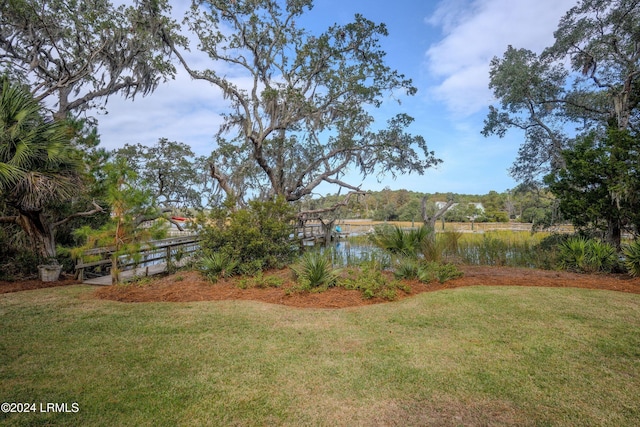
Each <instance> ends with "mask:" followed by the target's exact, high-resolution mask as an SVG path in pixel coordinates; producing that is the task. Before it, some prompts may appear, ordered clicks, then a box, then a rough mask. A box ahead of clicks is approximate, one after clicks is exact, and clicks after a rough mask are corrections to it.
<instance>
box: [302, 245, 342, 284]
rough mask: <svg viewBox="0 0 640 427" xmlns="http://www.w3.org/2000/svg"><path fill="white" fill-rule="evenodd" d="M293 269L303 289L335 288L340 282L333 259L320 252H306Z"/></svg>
mask: <svg viewBox="0 0 640 427" xmlns="http://www.w3.org/2000/svg"><path fill="white" fill-rule="evenodd" d="M291 269H292V270H293V273H294V275H295V278H296V280H297V281H298V282H299V283H300V284H301V285H302V287H303V289H312V288H320V287H331V286H335V284H336V282H337V280H338V272H337V271H336V270H335V269H334V268H333V264H332V263H331V259H329V257H328V256H326V255H325V254H323V253H321V252H319V251H310V252H305V253H304V255H302V257H301V258H300V260H299V261H298V263H297V264H295V265H293V266H292V267H291Z"/></svg>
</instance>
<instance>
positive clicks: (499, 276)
mask: <svg viewBox="0 0 640 427" xmlns="http://www.w3.org/2000/svg"><path fill="white" fill-rule="evenodd" d="M460 268H461V269H462V271H464V277H461V278H459V279H455V280H450V281H448V282H446V283H444V284H440V283H433V284H424V283H420V282H416V281H411V282H405V283H407V284H408V285H409V287H410V288H411V292H408V293H404V292H401V291H399V292H398V299H403V298H408V297H411V296H414V295H417V294H419V293H422V292H432V291H438V290H441V289H452V288H459V287H463V286H544V287H573V288H588V289H602V290H612V291H619V292H630V293H636V294H640V278H630V277H629V276H626V275H614V274H607V275H604V274H602V275H601V274H592V275H586V274H577V273H569V272H564V271H546V270H533V269H524V268H512V267H485V266H462V267H460ZM268 275H276V276H279V277H280V278H281V279H283V280H284V282H285V283H284V284H283V285H282V286H280V287H278V288H273V287H272V288H249V289H240V288H239V287H238V286H237V279H225V280H220V281H219V282H218V283H216V284H211V283H210V282H208V281H207V280H206V279H205V278H203V277H202V276H201V275H200V274H199V273H197V272H194V271H190V272H179V273H176V274H172V275H168V276H164V277H158V278H153V279H151V281H149V282H142V284H132V285H127V286H117V285H116V286H104V287H99V288H96V290H95V292H94V295H95V296H96V297H97V298H101V299H108V300H114V301H123V302H148V301H169V302H178V301H180V302H186V301H219V300H230V299H231V300H234V299H235V300H255V301H263V302H268V303H273V304H284V305H288V306H294V307H314V308H343V307H354V306H361V305H368V304H378V303H383V302H387V301H386V300H382V299H375V298H374V299H365V298H363V297H362V294H361V293H360V292H359V291H349V290H346V289H343V288H331V289H329V290H327V291H325V292H319V293H310V292H289V293H288V292H287V289H288V288H290V287H291V286H293V285H294V284H293V282H292V281H291V273H290V271H289V270H287V269H284V270H279V271H273V272H269V273H267V274H265V277H266V276H268ZM77 283H78V282H77V281H75V280H73V279H70V278H66V279H64V280H63V281H59V282H49V283H43V282H40V281H37V280H29V281H20V282H0V293H5V292H16V291H21V290H28V289H39V288H44V287H50V286H65V285H71V284H77Z"/></svg>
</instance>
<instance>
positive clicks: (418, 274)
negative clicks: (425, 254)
mask: <svg viewBox="0 0 640 427" xmlns="http://www.w3.org/2000/svg"><path fill="white" fill-rule="evenodd" d="M462 274H463V273H462V272H461V271H460V270H459V269H458V267H456V266H455V265H454V264H441V263H438V262H434V261H423V260H418V259H414V258H401V259H399V260H398V263H397V265H396V267H395V270H394V275H395V277H396V278H398V279H409V280H411V279H417V280H419V281H421V282H424V283H430V282H433V281H434V280H437V281H439V282H440V283H444V282H446V281H447V280H451V279H455V278H457V277H461V276H462Z"/></svg>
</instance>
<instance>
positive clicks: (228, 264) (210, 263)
mask: <svg viewBox="0 0 640 427" xmlns="http://www.w3.org/2000/svg"><path fill="white" fill-rule="evenodd" d="M199 267H200V271H201V272H202V274H204V275H205V276H206V277H207V278H208V279H209V280H211V281H212V282H213V283H215V282H217V281H218V279H219V278H220V277H230V276H232V275H234V274H236V272H237V271H236V269H237V268H238V261H236V260H235V259H233V258H231V257H230V256H229V255H228V254H226V253H224V252H215V253H212V254H208V255H206V256H204V257H202V259H201V260H200V262H199Z"/></svg>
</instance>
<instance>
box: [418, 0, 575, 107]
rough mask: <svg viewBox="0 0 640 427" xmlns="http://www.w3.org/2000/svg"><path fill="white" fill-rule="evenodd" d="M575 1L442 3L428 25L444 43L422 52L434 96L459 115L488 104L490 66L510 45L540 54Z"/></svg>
mask: <svg viewBox="0 0 640 427" xmlns="http://www.w3.org/2000/svg"><path fill="white" fill-rule="evenodd" d="M574 5H575V0H518V1H513V0H454V1H450V0H448V1H447V0H445V1H442V2H441V3H440V5H439V6H438V8H437V9H436V11H435V12H434V13H433V15H431V16H430V17H428V18H427V19H426V22H427V23H429V24H431V25H434V26H437V27H440V28H441V30H442V33H443V36H444V37H443V38H442V39H441V40H440V41H439V42H437V43H435V44H433V45H431V47H430V48H429V49H428V50H427V52H426V60H427V68H428V70H429V71H430V73H431V74H432V75H433V76H434V77H436V78H437V79H438V80H439V83H438V84H437V85H436V86H435V87H434V88H433V90H432V92H433V94H434V96H435V97H436V98H437V99H439V100H441V101H443V102H444V103H445V104H446V105H447V108H448V109H449V110H450V111H451V112H453V113H454V114H455V115H457V116H467V115H470V114H473V113H475V112H478V111H479V110H480V109H482V108H483V107H484V106H486V105H488V104H489V100H490V99H491V92H490V90H489V89H488V84H489V62H490V61H491V59H492V58H493V57H494V56H498V57H500V56H502V54H503V53H504V51H505V50H506V48H507V46H508V45H513V46H514V47H518V48H526V49H530V50H533V51H536V52H540V51H541V50H542V49H544V47H546V46H549V45H551V44H552V43H553V31H555V29H556V28H557V25H558V22H559V20H560V18H561V17H562V16H563V15H564V13H565V12H566V11H567V10H569V9H570V8H571V7H572V6H574Z"/></svg>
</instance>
